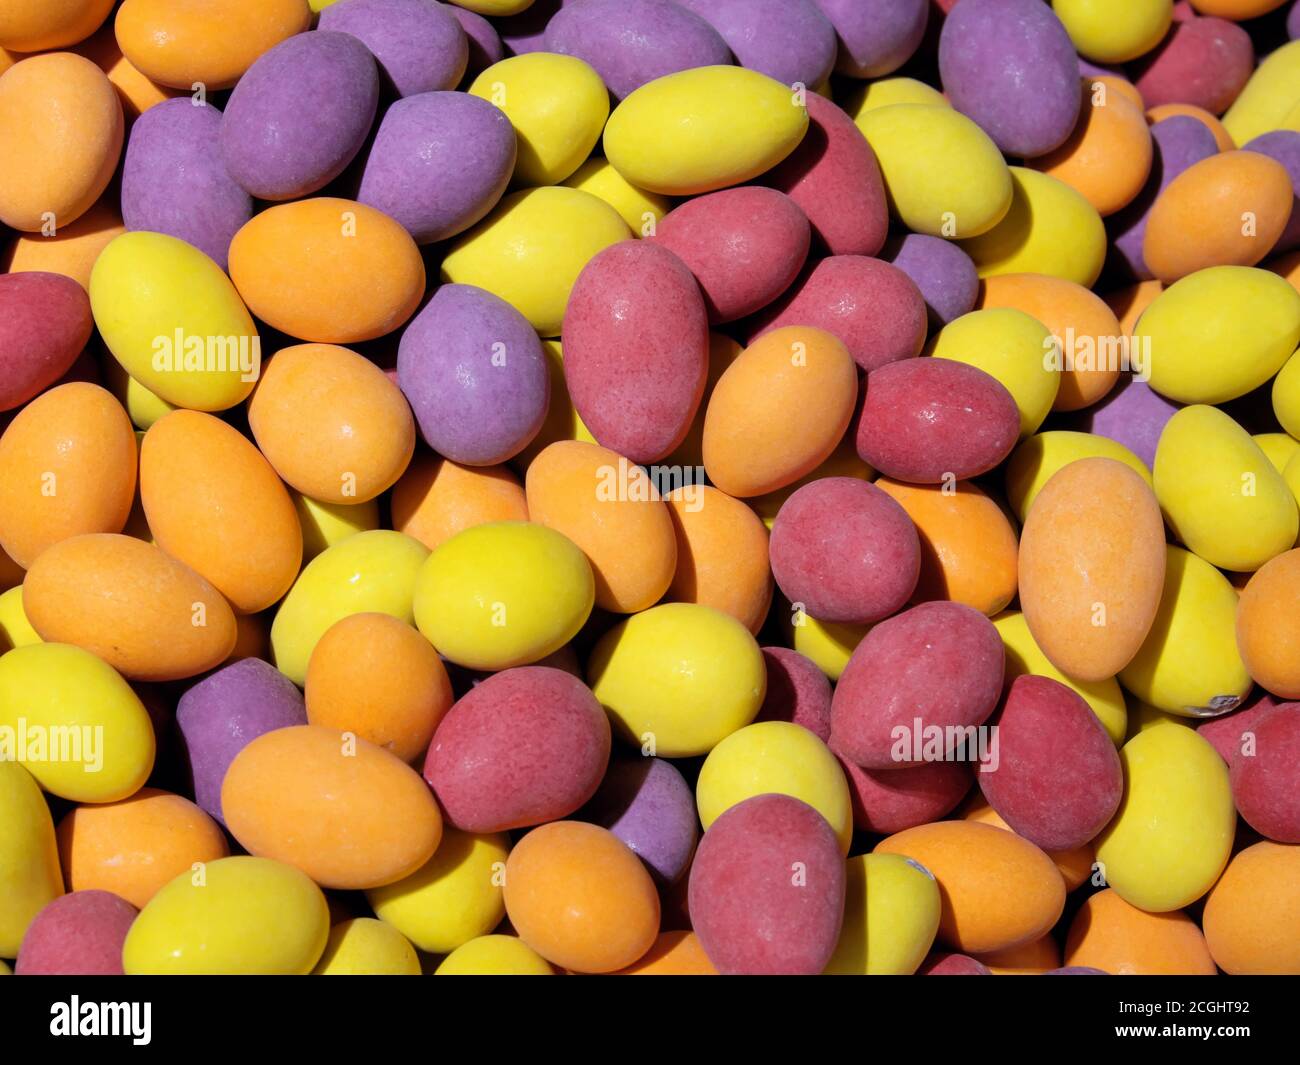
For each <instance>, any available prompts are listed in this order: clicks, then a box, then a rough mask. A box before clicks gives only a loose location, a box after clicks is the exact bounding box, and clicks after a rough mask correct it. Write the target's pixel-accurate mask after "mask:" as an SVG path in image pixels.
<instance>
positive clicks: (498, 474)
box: [390, 451, 528, 551]
mask: <svg viewBox="0 0 1300 1065" xmlns="http://www.w3.org/2000/svg"><path fill="white" fill-rule="evenodd" d="M390 502H391V504H392V516H393V528H394V529H396V530H397V531H398V532H401V533H406V535H407V536H412V537H414V538H415V539H417V540H419V541H420V543H422V544H424V546H425V547H427V548H428V549H429V550H430V551H432V550H433V549H434V548H435V547H437V546H438V545H439V544H441V543H442V542H443V541H444V540H450V539H451V538H452V537H453V536H455V535H456V534H457V533H458V532H461V531H462V530H464V529H468V528H470V527H471V526H474V525H486V524H487V523H488V522H493V521H527V520H528V504H527V502H526V501H525V497H524V489H523V485H521V484H520V483H519V481H518V479H517V478H516V477H515V476H514V474H512V473H511V472H510V471H509V470H508V469H507V468H506V467H504V466H460V465H457V464H456V463H454V462H451V461H449V460H447V459H444V458H439V457H438V456H436V455H433V454H431V453H429V452H427V451H422V452H419V453H417V454H416V456H415V458H414V459H412V460H411V464H410V465H409V466H407V467H406V472H405V473H403V474H402V476H401V477H400V478H399V479H398V481H397V483H396V484H395V485H393V494H392V496H391V497H390Z"/></svg>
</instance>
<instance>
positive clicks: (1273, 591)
mask: <svg viewBox="0 0 1300 1065" xmlns="http://www.w3.org/2000/svg"><path fill="white" fill-rule="evenodd" d="M1298 569H1300V552H1298V551H1286V552H1283V553H1282V554H1279V555H1277V556H1276V557H1274V558H1271V559H1270V560H1269V561H1268V562H1266V563H1265V564H1264V565H1263V566H1261V567H1260V568H1259V570H1258V571H1257V572H1256V573H1255V575H1254V576H1253V577H1251V579H1250V581H1249V583H1247V585H1246V587H1245V589H1244V590H1243V591H1242V593H1241V601H1240V605H1239V606H1238V608H1237V647H1238V649H1239V650H1240V651H1241V657H1242V660H1243V661H1244V662H1245V664H1246V668H1247V669H1248V670H1249V671H1250V675H1251V676H1252V677H1253V678H1254V679H1255V680H1256V681H1258V682H1259V683H1260V684H1262V685H1263V686H1264V687H1265V688H1267V689H1268V690H1269V691H1271V692H1273V693H1274V694H1276V695H1279V696H1281V697H1282V698H1283V699H1296V698H1300V671H1297V668H1296V648H1297V646H1300V628H1298V627H1297V625H1296V611H1295V601H1296V584H1295V580H1296V572H1297V570H1298Z"/></svg>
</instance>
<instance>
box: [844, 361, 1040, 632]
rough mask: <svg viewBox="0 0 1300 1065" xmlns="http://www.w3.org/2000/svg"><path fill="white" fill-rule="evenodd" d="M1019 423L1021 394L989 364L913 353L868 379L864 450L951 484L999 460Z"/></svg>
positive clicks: (887, 467) (906, 474) (916, 475)
mask: <svg viewBox="0 0 1300 1065" xmlns="http://www.w3.org/2000/svg"><path fill="white" fill-rule="evenodd" d="M945 350H947V349H945ZM1019 428H1020V417H1019V413H1018V411H1017V409H1016V401H1015V399H1014V398H1013V397H1012V395H1011V393H1010V392H1009V391H1007V389H1006V388H1004V387H1003V386H1002V384H1001V383H999V382H998V381H997V380H996V379H995V378H994V377H991V376H990V375H989V374H987V373H985V372H984V371H983V370H981V369H978V368H976V367H974V366H968V365H965V364H964V363H961V362H954V361H952V360H950V359H945V358H943V357H942V356H939V357H937V358H933V359H907V360H904V361H902V362H896V363H892V364H890V365H886V366H882V367H880V368H879V369H877V370H875V371H874V372H872V373H871V374H870V376H869V377H868V378H867V390H866V398H865V400H864V402H863V404H862V413H861V415H860V418H859V421H858V428H857V445H858V454H859V455H861V456H862V459H863V461H864V462H867V463H869V464H870V465H871V466H873V467H874V468H876V469H878V470H880V471H881V473H883V474H885V475H886V476H887V477H893V478H895V479H897V480H901V481H911V482H916V483H921V484H939V483H944V484H949V483H951V482H953V481H955V480H957V479H964V478H967V477H974V476H976V475H978V474H981V473H986V472H988V471H989V470H991V469H992V468H993V467H994V466H996V465H997V464H998V463H1000V462H1001V461H1002V460H1003V459H1004V458H1006V457H1007V455H1009V454H1010V453H1011V449H1012V448H1013V447H1014V446H1015V443H1016V438H1017V435H1018V431H1019ZM829 620H848V619H835V618H831V619H829Z"/></svg>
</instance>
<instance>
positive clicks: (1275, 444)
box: [1251, 379, 1300, 473]
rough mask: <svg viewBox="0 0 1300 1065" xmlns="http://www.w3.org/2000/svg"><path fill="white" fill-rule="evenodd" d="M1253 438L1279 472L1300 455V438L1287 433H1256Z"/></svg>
mask: <svg viewBox="0 0 1300 1065" xmlns="http://www.w3.org/2000/svg"><path fill="white" fill-rule="evenodd" d="M1274 380H1275V381H1276V379H1274ZM1274 390H1275V391H1276V388H1275V389H1274ZM1251 439H1252V440H1253V441H1255V444H1256V446H1257V447H1258V448H1259V449H1260V451H1262V452H1264V454H1265V455H1267V456H1268V461H1269V462H1271V463H1272V464H1273V469H1275V470H1277V472H1278V473H1281V472H1282V471H1283V470H1285V469H1286V467H1287V463H1288V462H1290V461H1291V460H1292V459H1293V458H1295V457H1296V455H1300V440H1297V439H1296V438H1295V437H1293V436H1289V435H1288V434H1286V433H1256V434H1255V435H1254V436H1252V437H1251Z"/></svg>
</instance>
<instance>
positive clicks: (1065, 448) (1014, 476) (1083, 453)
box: [1006, 429, 1151, 522]
mask: <svg viewBox="0 0 1300 1065" xmlns="http://www.w3.org/2000/svg"><path fill="white" fill-rule="evenodd" d="M1090 458H1104V459H1114V460H1115V461H1116V462H1122V463H1123V464H1124V465H1125V466H1127V467H1129V469H1131V470H1132V471H1133V472H1134V473H1136V474H1137V475H1138V476H1139V477H1141V478H1142V480H1144V481H1146V483H1147V484H1150V483H1151V470H1150V469H1149V468H1148V467H1147V464H1146V463H1145V462H1143V461H1142V460H1141V459H1139V458H1138V457H1137V456H1136V455H1135V454H1133V452H1131V451H1130V450H1129V449H1128V448H1127V447H1125V446H1124V445H1123V444H1121V443H1118V442H1116V441H1114V440H1112V439H1111V438H1110V437H1107V436H1100V435H1098V434H1096V433H1080V432H1074V431H1072V430H1069V429H1052V430H1049V431H1047V432H1043V433H1035V434H1034V435H1033V436H1031V437H1029V438H1028V439H1026V440H1025V441H1024V442H1023V443H1021V445H1020V446H1019V447H1017V448H1016V450H1015V451H1014V452H1012V455H1011V461H1010V462H1008V463H1007V469H1006V475H1007V479H1006V490H1007V502H1008V503H1010V504H1011V509H1012V510H1013V511H1014V512H1015V515H1016V517H1017V518H1019V519H1020V520H1021V521H1022V522H1023V521H1024V520H1025V515H1027V514H1028V513H1029V508H1030V507H1032V506H1033V504H1034V500H1035V499H1037V498H1038V493H1039V492H1041V491H1042V490H1043V487H1044V485H1046V484H1047V482H1048V481H1050V480H1051V479H1052V478H1053V477H1054V476H1055V475H1056V474H1058V473H1059V472H1060V471H1061V470H1063V469H1064V468H1065V467H1066V466H1068V465H1070V464H1071V463H1073V462H1078V461H1079V460H1080V459H1090Z"/></svg>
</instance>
